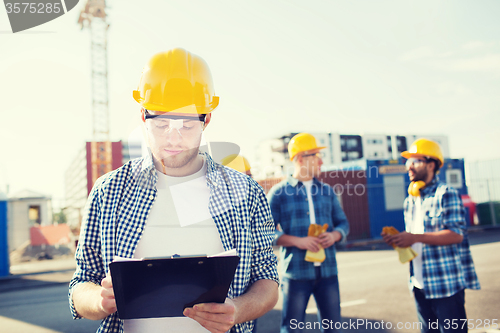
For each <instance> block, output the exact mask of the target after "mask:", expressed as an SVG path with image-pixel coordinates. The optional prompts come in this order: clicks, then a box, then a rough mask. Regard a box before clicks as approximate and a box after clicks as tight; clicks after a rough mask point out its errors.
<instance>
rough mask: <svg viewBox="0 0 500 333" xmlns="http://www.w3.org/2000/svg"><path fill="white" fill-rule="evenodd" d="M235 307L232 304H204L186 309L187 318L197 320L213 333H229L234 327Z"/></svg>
mask: <svg viewBox="0 0 500 333" xmlns="http://www.w3.org/2000/svg"><path fill="white" fill-rule="evenodd" d="M234 311H235V309H234V306H233V305H232V304H227V303H225V304H217V303H204V304H196V305H195V306H194V307H192V308H186V309H184V315H185V316H186V317H189V318H192V319H194V320H196V321H197V322H198V323H200V325H202V326H203V327H205V328H206V329H207V330H209V331H210V332H212V333H217V332H227V331H228V330H229V329H230V328H231V327H233V326H234Z"/></svg>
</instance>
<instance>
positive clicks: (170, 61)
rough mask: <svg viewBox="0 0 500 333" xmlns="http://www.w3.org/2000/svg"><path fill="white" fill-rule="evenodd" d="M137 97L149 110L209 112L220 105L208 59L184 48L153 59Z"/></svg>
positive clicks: (143, 76) (163, 53)
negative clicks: (206, 60)
mask: <svg viewBox="0 0 500 333" xmlns="http://www.w3.org/2000/svg"><path fill="white" fill-rule="evenodd" d="M133 97H134V99H135V100H136V101H137V102H138V103H139V104H141V105H142V107H143V108H145V109H146V110H152V111H160V112H170V111H175V112H180V113H198V114H207V113H210V112H212V111H213V110H214V109H215V108H216V107H217V105H219V97H217V96H215V92H214V84H213V81H212V75H211V74H210V69H209V68H208V65H207V63H206V62H205V61H204V60H203V59H202V58H200V57H199V56H197V55H195V54H192V53H190V52H188V51H186V50H184V49H180V48H176V49H173V50H170V51H167V52H160V53H157V54H155V55H154V56H153V57H151V59H149V61H148V63H147V64H146V66H144V69H143V71H142V76H141V80H140V82H139V86H138V88H137V90H134V91H133Z"/></svg>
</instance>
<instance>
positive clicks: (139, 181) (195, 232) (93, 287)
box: [69, 49, 278, 333]
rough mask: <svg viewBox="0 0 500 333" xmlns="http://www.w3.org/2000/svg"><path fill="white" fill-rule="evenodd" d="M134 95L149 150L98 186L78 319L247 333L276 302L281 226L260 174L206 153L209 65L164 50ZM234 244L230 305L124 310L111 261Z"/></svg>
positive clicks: (132, 331)
mask: <svg viewBox="0 0 500 333" xmlns="http://www.w3.org/2000/svg"><path fill="white" fill-rule="evenodd" d="M133 96H134V99H135V100H136V101H137V102H138V103H140V104H141V106H142V108H141V114H142V123H143V125H144V131H145V136H146V139H147V142H148V145H149V150H150V151H149V154H147V156H145V157H144V158H139V159H135V160H132V161H130V162H128V163H126V164H125V165H124V166H122V167H120V168H118V169H117V170H115V171H112V172H110V173H108V174H106V175H104V176H103V177H101V178H100V179H98V180H97V181H96V183H95V184H94V187H93V189H92V191H91V193H90V196H89V198H88V201H87V205H86V208H85V214H84V218H83V223H82V228H81V233H80V239H79V243H78V248H77V251H76V261H77V269H76V272H75V274H74V276H73V279H72V280H71V282H70V290H69V301H70V308H71V311H72V313H73V316H74V318H81V317H84V318H88V319H94V320H102V323H101V326H100V327H99V330H98V332H125V333H138V332H148V333H151V332H187V333H195V332H196V333H201V332H214V333H215V332H227V331H231V332H238V333H243V332H246V333H249V332H251V330H252V327H253V322H252V320H254V319H255V318H257V317H259V316H262V315H263V314H264V313H266V312H267V311H269V310H271V309H272V308H273V307H274V305H275V304H276V302H277V299H278V274H277V270H276V267H277V258H276V256H275V255H274V253H273V250H272V246H271V245H272V242H273V239H274V230H275V227H274V223H273V220H272V216H271V212H270V209H269V204H268V202H267V199H266V197H265V195H264V192H263V190H262V188H261V187H260V186H259V185H258V184H257V183H256V182H255V181H254V180H252V179H251V178H250V177H248V176H246V175H244V174H242V173H240V172H237V171H234V170H232V169H229V168H226V167H224V166H222V165H220V164H217V163H215V162H214V161H213V160H212V159H211V157H210V156H209V155H208V154H203V153H200V150H199V148H200V142H201V140H202V133H203V131H204V129H205V128H206V126H208V124H209V123H210V121H211V116H212V114H211V112H212V111H213V110H214V109H215V107H217V105H218V101H219V98H218V97H217V96H215V95H214V88H213V83H212V77H211V74H210V71H209V69H208V66H207V64H206V63H205V61H204V60H203V59H201V58H200V57H198V56H196V55H194V54H192V53H190V52H187V51H186V50H183V49H173V50H171V51H168V52H162V53H158V54H156V55H154V56H153V57H152V58H151V59H150V61H149V62H148V64H147V65H146V66H145V67H144V70H143V73H142V77H141V81H140V83H139V87H138V90H136V91H134V94H133ZM232 249H236V254H237V255H238V256H239V257H240V262H239V265H238V267H237V269H236V273H235V276H234V279H233V282H232V284H231V287H230V290H229V293H228V296H227V299H226V302H225V303H223V304H218V303H204V304H196V305H194V306H193V307H189V308H186V309H185V310H184V313H183V314H184V316H181V317H168V318H151V319H127V320H121V319H120V318H119V317H118V313H117V312H116V310H117V309H116V302H115V298H114V292H113V285H112V280H111V277H110V275H109V268H108V265H109V263H110V262H112V261H113V260H114V259H116V257H123V258H146V257H161V256H163V257H168V256H171V255H174V254H180V255H195V254H200V253H204V254H207V255H213V254H217V253H220V252H223V251H228V250H232ZM141 283H143V282H142V281H137V284H141Z"/></svg>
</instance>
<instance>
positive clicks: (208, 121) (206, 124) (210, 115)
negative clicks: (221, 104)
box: [203, 113, 212, 129]
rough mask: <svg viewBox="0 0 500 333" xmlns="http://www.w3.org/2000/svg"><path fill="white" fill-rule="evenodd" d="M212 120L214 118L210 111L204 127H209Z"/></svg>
mask: <svg viewBox="0 0 500 333" xmlns="http://www.w3.org/2000/svg"><path fill="white" fill-rule="evenodd" d="M210 120H212V113H209V114H207V115H206V117H205V125H204V126H203V129H205V128H207V126H208V124H209V123H210Z"/></svg>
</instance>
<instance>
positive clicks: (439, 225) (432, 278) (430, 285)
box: [404, 176, 480, 298]
mask: <svg viewBox="0 0 500 333" xmlns="http://www.w3.org/2000/svg"><path fill="white" fill-rule="evenodd" d="M420 196H421V197H422V210H423V212H422V213H423V216H424V232H436V231H440V230H451V231H454V232H456V233H457V234H459V235H462V236H463V241H462V242H461V243H459V244H452V245H439V246H438V245H428V244H422V273H423V278H424V289H423V291H424V294H425V297H426V298H443V297H449V296H452V295H454V294H456V293H457V292H459V291H461V290H462V289H466V288H468V289H480V285H479V280H478V278H477V275H476V271H475V269H474V262H473V261H472V255H471V253H470V248H469V240H468V237H467V225H466V222H465V209H464V206H463V204H462V200H461V199H460V196H459V195H458V192H457V191H456V190H455V189H453V188H451V187H449V186H448V185H446V184H444V183H441V182H439V179H438V177H437V176H436V177H435V178H434V179H433V181H432V182H431V183H430V184H429V185H427V186H426V187H425V188H423V189H421V190H420ZM413 210H414V200H413V197H412V196H408V197H407V198H406V199H405V202H404V217H405V223H406V225H407V228H408V226H409V225H411V221H412V217H413ZM412 275H413V265H412V262H410V276H412Z"/></svg>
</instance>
